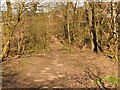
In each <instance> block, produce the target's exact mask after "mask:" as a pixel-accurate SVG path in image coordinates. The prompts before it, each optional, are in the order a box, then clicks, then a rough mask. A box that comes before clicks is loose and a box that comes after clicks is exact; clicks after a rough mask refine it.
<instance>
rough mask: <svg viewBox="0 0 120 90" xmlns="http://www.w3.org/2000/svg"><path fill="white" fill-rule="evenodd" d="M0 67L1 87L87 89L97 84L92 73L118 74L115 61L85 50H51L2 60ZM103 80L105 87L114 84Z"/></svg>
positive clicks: (100, 74) (104, 75) (99, 74)
mask: <svg viewBox="0 0 120 90" xmlns="http://www.w3.org/2000/svg"><path fill="white" fill-rule="evenodd" d="M2 67H3V68H2V69H3V88H91V87H96V86H97V85H96V84H95V83H94V80H95V79H96V77H95V75H96V76H98V77H100V78H101V77H106V76H109V75H114V76H115V77H118V64H117V62H113V61H111V60H110V59H109V58H107V57H106V56H103V55H97V54H94V53H92V52H90V51H89V50H87V51H80V52H60V51H56V52H55V51H51V52H46V53H41V54H36V55H32V56H30V57H22V58H19V59H15V60H10V61H5V62H3V63H2ZM91 77H92V78H91ZM92 79H93V80H92ZM104 83H105V84H104V86H105V87H110V88H111V87H117V85H114V84H111V83H109V82H104ZM100 87H102V85H100Z"/></svg>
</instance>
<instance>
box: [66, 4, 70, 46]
mask: <svg viewBox="0 0 120 90" xmlns="http://www.w3.org/2000/svg"><path fill="white" fill-rule="evenodd" d="M67 35H68V43H69V44H71V36H70V2H67Z"/></svg>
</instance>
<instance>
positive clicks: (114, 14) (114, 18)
mask: <svg viewBox="0 0 120 90" xmlns="http://www.w3.org/2000/svg"><path fill="white" fill-rule="evenodd" d="M116 6H117V5H116V2H111V7H112V8H111V9H112V14H111V15H112V33H113V39H114V42H113V43H115V44H114V45H115V50H114V51H115V55H114V57H115V59H116V60H118V57H117V56H118V31H117V7H116Z"/></svg>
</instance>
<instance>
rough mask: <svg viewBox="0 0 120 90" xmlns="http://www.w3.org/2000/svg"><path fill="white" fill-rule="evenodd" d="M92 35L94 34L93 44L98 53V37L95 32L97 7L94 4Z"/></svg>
mask: <svg viewBox="0 0 120 90" xmlns="http://www.w3.org/2000/svg"><path fill="white" fill-rule="evenodd" d="M91 34H92V43H93V46H92V47H93V51H94V52H98V49H97V47H98V44H97V35H96V30H95V6H94V3H93V4H92V27H91Z"/></svg>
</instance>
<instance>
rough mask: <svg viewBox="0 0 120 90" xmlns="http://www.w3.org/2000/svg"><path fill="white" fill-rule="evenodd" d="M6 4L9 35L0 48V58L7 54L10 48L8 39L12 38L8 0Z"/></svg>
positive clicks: (10, 9)
mask: <svg viewBox="0 0 120 90" xmlns="http://www.w3.org/2000/svg"><path fill="white" fill-rule="evenodd" d="M6 5H7V23H8V24H7V27H8V32H9V36H8V38H7V40H6V43H4V47H3V49H2V53H1V55H0V57H1V59H2V60H3V58H5V57H6V56H7V55H8V52H9V50H10V40H11V38H12V32H11V29H12V26H11V20H12V7H11V2H10V0H7V1H6Z"/></svg>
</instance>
